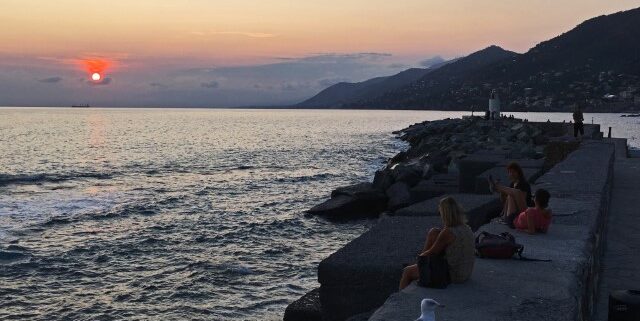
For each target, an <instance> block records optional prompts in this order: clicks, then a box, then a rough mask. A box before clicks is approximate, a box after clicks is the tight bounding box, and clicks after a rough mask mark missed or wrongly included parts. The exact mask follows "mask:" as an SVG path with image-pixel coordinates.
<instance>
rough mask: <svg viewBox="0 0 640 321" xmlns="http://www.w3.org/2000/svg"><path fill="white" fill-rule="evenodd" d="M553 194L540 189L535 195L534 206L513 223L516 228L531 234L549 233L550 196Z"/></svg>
mask: <svg viewBox="0 0 640 321" xmlns="http://www.w3.org/2000/svg"><path fill="white" fill-rule="evenodd" d="M550 197H551V195H550V194H549V192H547V191H546V190H544V189H539V190H537V191H536V193H535V194H534V195H533V202H534V203H535V206H534V207H529V208H527V209H526V210H524V211H523V212H522V213H520V214H519V215H518V217H516V219H515V220H514V221H513V225H514V226H515V228H516V229H518V230H521V231H525V232H527V233H529V234H535V233H547V230H548V229H549V225H550V224H551V209H549V208H548V207H549V198H550Z"/></svg>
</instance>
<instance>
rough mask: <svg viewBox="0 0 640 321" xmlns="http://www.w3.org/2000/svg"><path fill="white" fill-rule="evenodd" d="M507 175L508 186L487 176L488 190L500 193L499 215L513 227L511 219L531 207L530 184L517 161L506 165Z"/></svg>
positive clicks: (532, 204)
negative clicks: (500, 206) (500, 205)
mask: <svg viewBox="0 0 640 321" xmlns="http://www.w3.org/2000/svg"><path fill="white" fill-rule="evenodd" d="M507 176H508V177H509V180H510V181H511V184H509V187H506V186H502V185H501V184H500V183H499V182H496V181H494V180H493V177H491V176H489V190H491V192H497V193H500V201H501V202H502V211H501V212H500V217H501V219H502V220H503V221H504V223H506V224H507V225H509V227H511V228H514V225H513V220H514V219H515V218H516V217H517V216H518V214H519V213H521V212H522V211H524V210H525V209H526V208H527V207H533V206H534V203H533V200H532V197H531V185H529V182H527V179H526V178H525V177H524V172H523V171H522V167H520V165H519V164H518V163H516V162H511V163H509V164H508V165H507Z"/></svg>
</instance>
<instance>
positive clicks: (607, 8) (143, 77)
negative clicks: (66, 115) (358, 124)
mask: <svg viewBox="0 0 640 321" xmlns="http://www.w3.org/2000/svg"><path fill="white" fill-rule="evenodd" d="M637 6H640V3H639V2H638V0H611V1H609V0H606V1H605V0H561V1H558V0H528V1H524V0H395V1H388V0H322V1H320V0H109V1H104V0H101V1H98V0H75V1H74V0H56V1H46V0H0V105H8V106H12V105H15V106H68V105H71V104H78V103H91V105H92V106H179V107H180V106H197V107H211V106H216V107H229V106H257V105H260V106H263V105H274V106H275V105H286V104H293V103H297V102H300V101H302V100H304V99H307V98H309V97H311V96H313V95H315V94H316V93H318V92H320V91H321V90H323V89H325V88H327V87H328V86H331V85H332V84H336V83H338V82H358V81H363V80H366V79H370V78H373V77H380V76H389V75H393V74H396V73H398V72H401V71H403V70H406V69H407V68H412V67H422V68H424V67H426V66H428V61H430V60H428V59H427V58H432V57H434V56H436V55H440V56H443V57H444V58H455V57H461V56H465V55H467V54H470V53H472V52H474V51H477V50H481V49H483V48H485V47H487V46H489V45H498V46H501V47H503V48H504V49H507V50H512V51H517V52H525V51H527V50H528V49H529V48H531V47H532V46H534V45H535V44H537V43H539V42H540V41H544V40H547V39H549V38H552V37H555V36H557V35H559V34H561V33H563V32H565V31H568V30H570V29H572V28H573V27H575V26H576V25H577V24H579V23H580V22H582V21H584V20H586V19H590V18H593V17H595V16H599V15H603V14H609V13H614V12H617V11H621V10H627V9H631V8H634V7H637ZM93 72H99V73H100V79H99V80H98V81H96V80H91V76H92V73H93Z"/></svg>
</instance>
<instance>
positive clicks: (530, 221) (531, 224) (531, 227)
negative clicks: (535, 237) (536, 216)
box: [524, 210, 536, 234]
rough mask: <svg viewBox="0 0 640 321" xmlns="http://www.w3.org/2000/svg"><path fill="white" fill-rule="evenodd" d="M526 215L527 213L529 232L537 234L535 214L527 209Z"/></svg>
mask: <svg viewBox="0 0 640 321" xmlns="http://www.w3.org/2000/svg"><path fill="white" fill-rule="evenodd" d="M524 215H526V218H527V233H529V234H536V226H535V223H534V222H533V215H531V213H529V210H527V211H525V212H524Z"/></svg>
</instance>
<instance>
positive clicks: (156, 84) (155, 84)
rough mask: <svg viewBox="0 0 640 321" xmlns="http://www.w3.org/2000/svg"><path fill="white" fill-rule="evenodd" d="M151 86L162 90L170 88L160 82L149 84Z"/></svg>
mask: <svg viewBox="0 0 640 321" xmlns="http://www.w3.org/2000/svg"><path fill="white" fill-rule="evenodd" d="M149 86H151V87H154V88H160V89H167V88H169V86H167V85H165V84H162V83H159V82H152V83H149Z"/></svg>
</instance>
